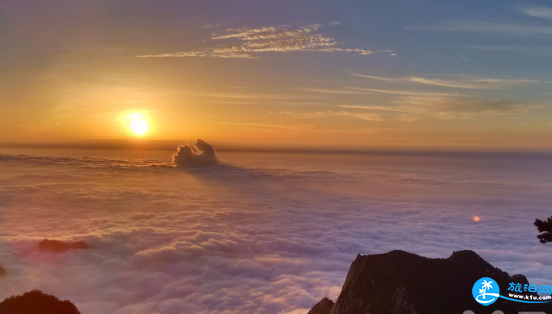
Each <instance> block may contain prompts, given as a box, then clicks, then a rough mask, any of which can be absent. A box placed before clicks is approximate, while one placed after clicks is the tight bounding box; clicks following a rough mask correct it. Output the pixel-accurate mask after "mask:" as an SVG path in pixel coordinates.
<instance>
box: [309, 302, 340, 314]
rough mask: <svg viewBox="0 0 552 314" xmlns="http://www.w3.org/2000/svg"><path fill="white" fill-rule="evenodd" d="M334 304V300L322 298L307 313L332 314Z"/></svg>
mask: <svg viewBox="0 0 552 314" xmlns="http://www.w3.org/2000/svg"><path fill="white" fill-rule="evenodd" d="M333 306H334V302H333V301H332V300H330V299H328V298H324V299H322V301H320V302H318V303H317V304H316V305H315V306H313V307H312V309H311V310H310V311H309V313H307V314H330V311H331V310H332V308H333Z"/></svg>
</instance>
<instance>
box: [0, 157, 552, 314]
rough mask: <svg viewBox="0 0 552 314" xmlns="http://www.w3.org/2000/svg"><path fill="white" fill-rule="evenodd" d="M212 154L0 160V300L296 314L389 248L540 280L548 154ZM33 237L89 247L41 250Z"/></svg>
mask: <svg viewBox="0 0 552 314" xmlns="http://www.w3.org/2000/svg"><path fill="white" fill-rule="evenodd" d="M196 150H197V149H196ZM207 151H208V153H209V155H210V156H211V155H212V156H211V157H213V156H214V151H213V154H210V151H209V150H208V149H207ZM192 152H193V153H196V154H197V153H198V152H197V151H195V152H194V150H193V149H192ZM184 153H186V154H188V153H190V152H189V151H188V150H184V149H182V154H184ZM178 154H179V153H177V156H176V157H173V159H174V158H176V159H177V160H180V159H179V157H178ZM168 158H170V154H169V155H168V156H167V159H168ZM190 158H192V159H193V158H196V157H190ZM190 158H188V157H186V158H184V159H186V160H188V159H190ZM217 158H218V159H217V162H216V163H214V162H213V163H209V166H208V167H176V166H175V165H174V164H173V163H171V162H169V161H159V160H153V159H152V160H125V159H109V158H69V157H63V158H62V157H40V156H27V155H13V154H12V155H7V154H4V155H0V173H1V175H0V265H2V266H3V267H4V268H5V269H6V270H7V275H6V277H5V278H0V287H1V288H0V300H1V299H4V298H5V297H8V296H11V295H14V294H21V293H23V292H26V291H29V290H32V289H40V290H42V291H44V292H46V293H49V294H53V295H56V296H58V297H59V298H61V299H69V300H70V301H72V302H73V303H75V305H76V306H77V307H78V308H79V310H80V311H81V312H82V313H83V314H105V313H112V314H135V313H145V314H148V313H149V314H154V313H160V314H181V313H198V314H202V313H215V314H216V313H225V314H233V313H236V314H238V313H239V314H247V313H268V314H270V313H279V314H284V313H294V314H298V313H303V314H304V313H306V312H307V311H308V309H309V308H310V307H312V305H314V304H315V303H317V302H318V301H319V300H320V299H321V298H322V297H325V296H328V297H330V298H333V299H334V300H335V298H336V297H337V296H338V294H339V292H340V289H341V285H342V284H343V282H344V279H345V276H346V273H347V270H348V268H349V266H350V263H351V262H352V261H353V259H354V258H355V256H356V255H357V254H359V253H360V254H372V253H383V252H387V251H389V250H394V249H403V250H407V251H410V252H414V253H418V254H422V255H425V256H429V257H448V256H449V255H450V254H451V253H452V251H454V250H463V249H472V250H475V251H476V252H478V253H479V254H480V255H481V256H482V257H483V258H485V259H486V260H487V261H489V262H490V263H492V264H493V265H495V266H498V267H500V268H502V269H504V270H505V271H508V272H510V273H511V274H512V273H523V274H525V275H526V276H527V277H528V278H529V280H530V281H531V282H533V283H536V284H552V267H550V266H552V254H551V253H552V246H546V245H542V244H539V243H538V241H537V239H536V229H535V228H534V226H533V221H534V219H535V218H546V217H548V216H550V215H552V194H551V193H550V191H552V159H551V158H549V157H543V156H513V157H504V156H502V157H501V156H484V155H482V156H478V155H468V156H463V157H458V156H457V157H454V156H452V155H440V156H439V155H435V156H433V155H408V154H404V155H401V154H396V155H389V154H383V155H378V154H375V155H369V154H359V155H335V154H327V155H324V154H276V153H263V154H260V153H258V154H253V153H249V154H246V153H226V154H218V156H217ZM475 215H478V216H481V221H480V222H479V223H475V222H474V221H473V220H472V217H473V216H475ZM44 238H48V239H57V240H62V241H77V240H82V241H85V242H86V243H87V244H88V245H89V246H90V247H91V249H89V250H75V251H70V252H65V253H51V252H41V251H38V250H37V244H38V242H39V241H41V240H42V239H44ZM451 284H453V283H451Z"/></svg>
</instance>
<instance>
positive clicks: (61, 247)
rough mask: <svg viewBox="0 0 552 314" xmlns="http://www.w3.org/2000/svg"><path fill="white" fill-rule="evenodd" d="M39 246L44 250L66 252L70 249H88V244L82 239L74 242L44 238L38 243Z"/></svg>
mask: <svg viewBox="0 0 552 314" xmlns="http://www.w3.org/2000/svg"><path fill="white" fill-rule="evenodd" d="M38 248H39V249H40V250H42V251H50V252H64V251H68V250H78V249H83V250H85V249H88V245H87V244H86V243H84V242H82V241H78V242H74V243H63V242H60V241H57V240H48V239H44V240H42V242H40V243H39V244H38Z"/></svg>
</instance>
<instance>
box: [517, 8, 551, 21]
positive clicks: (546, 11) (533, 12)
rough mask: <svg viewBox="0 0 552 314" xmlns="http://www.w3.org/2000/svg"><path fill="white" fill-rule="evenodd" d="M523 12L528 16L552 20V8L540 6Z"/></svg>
mask: <svg viewBox="0 0 552 314" xmlns="http://www.w3.org/2000/svg"><path fill="white" fill-rule="evenodd" d="M521 12H522V13H523V14H525V15H527V16H532V17H539V18H543V19H547V20H552V7H545V6H538V7H530V8H525V9H522V10H521Z"/></svg>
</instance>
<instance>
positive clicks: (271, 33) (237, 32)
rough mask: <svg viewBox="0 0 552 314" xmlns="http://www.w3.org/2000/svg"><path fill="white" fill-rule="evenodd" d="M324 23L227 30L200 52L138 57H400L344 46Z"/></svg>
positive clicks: (385, 52)
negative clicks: (312, 54) (304, 54)
mask: <svg viewBox="0 0 552 314" xmlns="http://www.w3.org/2000/svg"><path fill="white" fill-rule="evenodd" d="M320 27H322V25H320V24H308V25H303V26H299V27H292V26H289V25H281V26H267V27H261V28H256V29H255V28H240V29H227V30H226V31H225V32H224V33H223V34H213V35H212V36H211V38H210V39H211V40H212V41H222V42H224V43H223V44H222V45H218V46H216V47H212V48H204V49H199V50H196V51H179V52H169V53H161V54H147V55H138V56H136V57H140V58H185V57H213V58H230V59H232V58H241V59H253V58H259V55H260V54H261V53H286V52H330V53H335V52H342V53H355V54H357V55H371V54H374V53H380V54H387V55H396V54H395V53H394V52H393V51H390V50H380V51H372V50H366V49H361V48H346V47H340V45H342V44H343V43H339V42H337V41H336V40H335V39H334V38H332V37H329V36H326V35H324V34H320V33H319V32H318V30H319V29H320Z"/></svg>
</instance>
